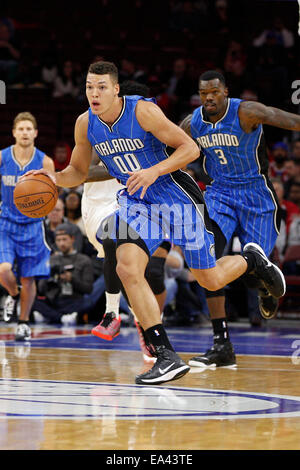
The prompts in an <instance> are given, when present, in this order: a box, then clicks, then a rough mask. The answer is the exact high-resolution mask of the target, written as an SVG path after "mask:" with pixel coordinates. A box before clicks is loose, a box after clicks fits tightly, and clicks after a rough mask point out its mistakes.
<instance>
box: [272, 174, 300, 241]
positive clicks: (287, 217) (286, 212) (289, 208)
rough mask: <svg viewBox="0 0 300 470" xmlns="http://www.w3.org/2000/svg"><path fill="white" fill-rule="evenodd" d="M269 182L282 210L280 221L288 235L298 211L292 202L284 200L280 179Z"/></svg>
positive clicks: (299, 213)
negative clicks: (282, 221)
mask: <svg viewBox="0 0 300 470" xmlns="http://www.w3.org/2000/svg"><path fill="white" fill-rule="evenodd" d="M271 181H272V184H273V186H274V189H275V192H276V195H277V198H278V202H279V204H280V207H281V210H282V220H284V222H285V226H286V232H287V234H288V233H289V229H290V225H291V223H292V221H293V219H294V217H295V216H297V215H300V209H299V207H298V206H296V204H294V203H293V202H292V201H288V200H286V199H285V198H284V185H283V183H282V181H281V180H280V178H273V179H272V180H271Z"/></svg>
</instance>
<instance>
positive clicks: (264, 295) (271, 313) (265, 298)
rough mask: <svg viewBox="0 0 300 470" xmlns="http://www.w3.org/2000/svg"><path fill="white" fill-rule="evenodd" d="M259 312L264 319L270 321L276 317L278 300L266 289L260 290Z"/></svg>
mask: <svg viewBox="0 0 300 470" xmlns="http://www.w3.org/2000/svg"><path fill="white" fill-rule="evenodd" d="M258 299H259V311H260V314H261V316H262V317H263V318H265V319H266V320H270V319H271V318H274V317H275V316H276V313H277V310H278V306H279V302H278V299H276V298H275V297H273V296H272V295H271V294H269V293H268V291H267V290H266V289H258Z"/></svg>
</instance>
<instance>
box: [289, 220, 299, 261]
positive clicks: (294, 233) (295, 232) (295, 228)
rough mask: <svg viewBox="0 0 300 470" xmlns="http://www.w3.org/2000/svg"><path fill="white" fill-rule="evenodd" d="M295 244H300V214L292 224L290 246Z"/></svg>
mask: <svg viewBox="0 0 300 470" xmlns="http://www.w3.org/2000/svg"><path fill="white" fill-rule="evenodd" d="M294 245H300V216H299V217H295V218H294V220H293V222H292V223H291V226H290V233H289V238H288V246H294ZM299 261H300V260H299Z"/></svg>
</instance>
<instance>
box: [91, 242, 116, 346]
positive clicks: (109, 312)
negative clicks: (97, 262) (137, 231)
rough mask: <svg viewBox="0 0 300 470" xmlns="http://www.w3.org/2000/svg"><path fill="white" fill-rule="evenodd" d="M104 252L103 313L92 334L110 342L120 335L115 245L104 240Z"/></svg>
mask: <svg viewBox="0 0 300 470" xmlns="http://www.w3.org/2000/svg"><path fill="white" fill-rule="evenodd" d="M102 245H103V250H104V262H103V274H104V280H105V297H106V307H105V313H104V316H103V318H102V320H101V321H100V323H99V324H98V325H96V326H95V327H94V328H93V329H92V334H93V335H95V336H98V337H99V338H102V339H106V340H109V341H110V340H112V339H113V338H115V337H116V336H118V335H119V333H120V328H121V317H120V314H119V306H120V292H121V282H120V279H119V277H118V275H117V272H116V266H117V259H116V243H115V241H113V240H111V239H109V238H105V239H104V240H103V242H102Z"/></svg>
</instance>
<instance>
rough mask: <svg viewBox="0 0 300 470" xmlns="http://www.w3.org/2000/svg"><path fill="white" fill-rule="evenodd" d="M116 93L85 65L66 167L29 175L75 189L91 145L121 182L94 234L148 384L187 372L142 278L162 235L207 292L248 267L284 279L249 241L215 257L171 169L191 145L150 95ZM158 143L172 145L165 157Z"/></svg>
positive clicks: (275, 284) (200, 210) (186, 179)
mask: <svg viewBox="0 0 300 470" xmlns="http://www.w3.org/2000/svg"><path fill="white" fill-rule="evenodd" d="M118 94H119V84H118V70H117V68H116V66H115V65H114V64H112V63H110V62H96V63H94V64H91V65H90V67H89V70H88V74H87V79H86V95H87V98H88V101H89V105H90V108H89V110H88V111H86V112H85V113H83V114H82V115H80V116H79V117H78V119H77V121H76V124H75V147H74V149H73V152H72V157H71V161H70V164H69V165H68V167H67V168H66V169H64V170H63V171H61V172H60V173H56V174H55V173H53V172H50V171H45V170H39V171H38V172H33V173H46V174H48V175H49V176H50V177H51V178H52V179H53V181H55V182H56V184H57V185H58V186H63V187H72V186H77V185H79V184H81V183H82V182H84V181H85V180H86V177H87V174H88V170H89V166H90V162H91V153H92V152H91V150H92V147H94V148H95V150H96V151H97V153H98V155H99V157H100V158H101V160H102V162H103V163H104V164H105V165H106V166H107V169H108V171H109V173H110V174H111V175H112V176H114V177H115V178H117V179H119V180H120V181H121V183H122V184H123V185H125V186H126V189H125V190H123V191H121V192H120V193H119V197H118V201H119V206H120V209H119V210H118V211H117V212H116V213H115V215H114V217H113V218H112V220H110V219H108V220H107V221H106V223H105V224H102V225H101V226H100V227H99V229H98V232H97V238H98V239H99V240H101V239H103V238H104V237H105V236H109V237H111V238H112V239H114V240H115V241H116V243H117V250H116V257H117V268H116V269H117V273H118V276H119V278H120V280H121V282H122V284H123V286H124V288H125V291H126V293H127V296H128V298H129V301H130V304H131V307H132V309H133V311H134V312H135V315H136V316H137V318H138V320H139V322H140V324H141V325H142V327H143V329H144V330H145V334H146V335H147V337H148V338H149V342H150V343H151V344H152V345H153V346H154V348H155V354H156V357H157V360H156V363H155V365H154V366H153V367H152V368H151V369H150V370H149V371H147V372H145V373H143V374H140V375H138V376H137V377H136V379H135V381H136V383H138V384H146V385H147V384H148V385H155V384H159V383H163V382H167V381H169V380H174V379H177V378H179V377H181V376H183V375H184V374H186V373H187V372H188V371H189V366H188V365H187V364H185V363H184V362H183V361H182V360H181V358H180V357H179V356H178V355H177V354H176V353H175V351H174V350H173V348H172V345H171V344H170V342H169V339H168V336H167V334H166V332H165V330H164V328H163V325H162V322H161V318H160V309H159V305H158V303H157V301H156V299H155V296H154V294H153V292H152V291H151V289H150V286H149V284H148V283H147V281H146V279H145V275H144V274H145V269H146V266H147V264H148V260H149V256H150V255H151V254H152V253H153V252H154V251H155V249H156V248H157V247H158V246H159V245H160V244H161V243H162V241H163V240H164V239H165V238H166V235H167V236H168V237H169V238H170V240H171V241H172V242H174V243H175V244H176V245H179V246H180V247H181V248H182V251H183V253H184V256H185V259H186V261H187V263H188V265H189V267H190V270H191V272H192V273H193V275H194V277H195V278H196V279H197V281H198V282H199V284H201V285H202V286H203V287H205V288H207V289H209V290H212V291H215V290H217V289H220V288H222V287H224V286H225V285H226V284H228V283H229V282H231V281H233V280H235V279H237V278H238V277H240V276H241V275H242V274H244V273H245V272H248V271H252V270H254V271H255V273H256V274H257V275H258V276H259V277H260V278H262V279H263V281H264V283H265V285H266V286H267V288H268V290H269V291H270V292H271V293H272V294H273V295H275V296H277V297H280V296H282V295H283V294H284V292H285V282H284V277H283V275H282V273H281V271H280V270H279V269H278V268H276V267H275V266H274V265H272V264H270V263H268V261H267V259H266V256H265V254H264V253H263V251H262V250H261V249H257V248H256V247H255V246H253V245H252V244H251V243H249V244H248V246H247V247H245V249H244V252H243V253H242V254H241V255H238V256H225V257H223V258H221V259H220V260H218V261H217V262H216V260H215V255H214V236H213V233H212V231H211V230H210V226H206V223H207V224H209V218H208V216H207V212H206V208H205V204H204V201H203V197H202V193H201V191H200V190H199V187H198V185H197V184H196V183H195V182H194V180H193V179H192V178H191V177H190V176H189V175H188V174H187V173H185V172H183V171H181V170H179V169H180V168H183V167H185V166H186V165H187V164H188V163H189V162H191V161H193V160H195V159H196V158H198V156H199V149H198V146H197V145H196V144H195V142H194V141H193V139H191V138H190V137H189V136H188V135H187V134H186V133H185V132H184V131H183V130H182V129H180V128H179V127H178V126H177V125H175V124H173V123H172V122H171V121H169V120H168V119H167V118H166V116H165V115H164V114H163V112H162V111H161V109H160V108H159V107H158V106H157V105H156V104H155V103H154V102H153V100H151V99H145V98H143V97H141V96H125V97H123V98H122V97H119V96H118ZM166 146H169V147H171V148H172V149H174V152H173V153H172V155H171V156H169V157H168V155H167V153H166ZM149 230H150V231H149Z"/></svg>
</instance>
